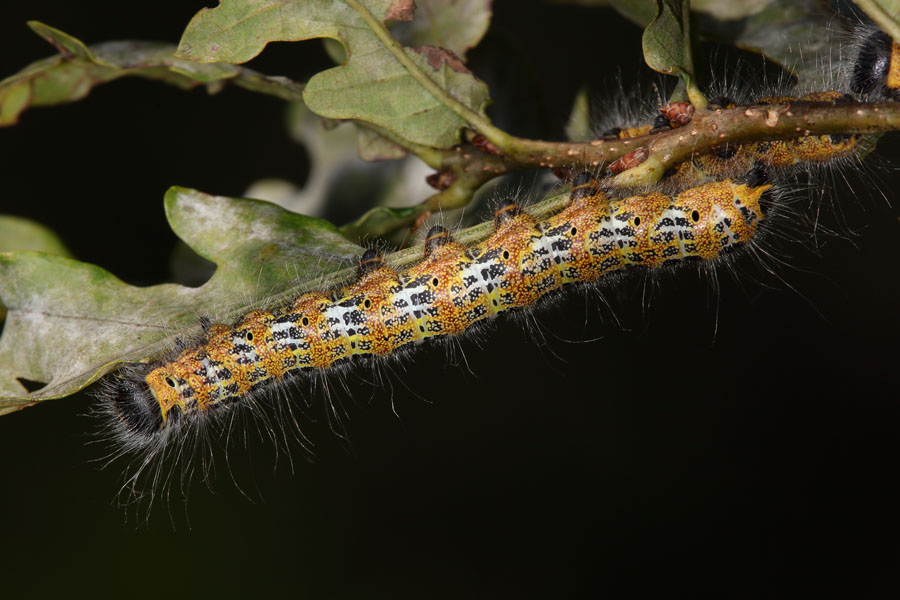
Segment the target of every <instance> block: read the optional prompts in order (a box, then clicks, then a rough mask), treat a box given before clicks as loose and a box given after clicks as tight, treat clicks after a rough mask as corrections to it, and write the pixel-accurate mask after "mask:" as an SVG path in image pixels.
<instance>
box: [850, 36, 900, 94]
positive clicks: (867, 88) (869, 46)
mask: <svg viewBox="0 0 900 600" xmlns="http://www.w3.org/2000/svg"><path fill="white" fill-rule="evenodd" d="M893 47H894V44H893V42H892V40H891V37H890V36H889V35H888V34H886V33H884V32H883V31H876V32H875V33H873V34H872V35H870V36H869V37H868V38H867V39H866V40H865V41H864V42H863V44H862V47H861V48H860V49H859V55H858V56H857V58H856V64H855V65H854V66H853V77H852V79H851V80H850V89H851V90H853V91H854V92H856V93H857V94H873V93H874V94H877V95H879V96H884V97H886V98H890V97H893V95H894V91H893V90H890V89H889V88H888V83H887V82H888V74H889V73H890V70H891V55H892V53H893Z"/></svg>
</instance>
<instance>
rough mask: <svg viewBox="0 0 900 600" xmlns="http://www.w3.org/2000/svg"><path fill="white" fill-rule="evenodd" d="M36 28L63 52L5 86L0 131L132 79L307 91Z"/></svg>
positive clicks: (157, 49)
mask: <svg viewBox="0 0 900 600" xmlns="http://www.w3.org/2000/svg"><path fill="white" fill-rule="evenodd" d="M28 26H29V27H31V29H33V30H34V31H35V32H36V33H38V34H39V35H40V36H41V37H43V38H44V39H46V40H47V41H48V42H50V43H51V44H52V45H53V46H55V47H56V48H58V49H59V50H61V51H62V53H61V54H57V55H55V56H51V57H49V58H45V59H43V60H39V61H37V62H34V63H32V64H30V65H28V66H27V67H25V68H24V69H22V70H21V71H19V72H18V73H16V74H15V75H12V76H10V77H7V78H6V79H4V80H3V81H0V126H3V125H13V124H15V123H16V122H17V121H18V118H19V115H20V114H22V112H23V111H25V110H26V109H28V108H30V107H32V106H45V105H52V104H60V103H63V102H74V101H75V100H80V99H81V98H84V97H85V96H87V95H88V93H89V92H90V91H91V89H92V88H93V87H94V86H97V85H100V84H103V83H106V82H108V81H112V80H114V79H118V78H120V77H126V76H137V77H145V78H148V79H156V80H159V81H162V82H164V83H168V84H171V85H175V86H178V87H180V88H182V89H188V88H192V87H195V86H198V85H205V86H206V87H207V90H208V91H210V92H215V91H217V90H218V89H220V87H221V86H222V84H223V83H224V82H226V81H231V82H233V83H235V84H236V85H240V86H242V87H245V88H248V89H251V90H253V91H257V92H262V93H267V94H271V95H275V96H278V97H282V98H286V99H289V100H291V99H292V100H296V99H298V98H299V96H300V92H301V90H300V89H299V87H298V86H297V84H295V83H293V82H290V81H288V80H286V79H283V78H274V77H266V76H264V75H261V74H259V73H255V72H254V71H251V70H249V69H244V68H242V67H237V66H235V65H229V64H224V63H217V64H198V63H195V62H191V61H186V60H180V59H177V58H175V57H174V56H173V54H174V52H175V46H173V45H171V44H164V43H161V42H140V41H122V42H106V43H103V44H97V45H95V46H90V47H88V46H86V45H85V44H84V43H82V42H81V41H79V40H78V39H76V38H74V37H72V36H70V35H68V34H66V33H63V32H62V31H59V30H58V29H54V28H53V27H50V26H48V25H44V24H43V23H39V22H37V21H30V22H29V23H28Z"/></svg>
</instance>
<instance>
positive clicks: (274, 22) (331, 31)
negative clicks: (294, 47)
mask: <svg viewBox="0 0 900 600" xmlns="http://www.w3.org/2000/svg"><path fill="white" fill-rule="evenodd" d="M361 4H364V5H365V8H367V9H368V10H369V11H371V13H372V14H373V15H374V17H375V19H376V20H377V21H379V22H380V21H384V20H385V19H387V18H388V17H389V15H392V16H394V17H398V18H403V19H406V20H408V19H409V18H410V17H411V16H412V12H411V10H410V8H409V7H410V6H411V3H410V2H408V0H403V1H401V0H393V1H392V0H365V1H364V2H362V3H361ZM376 33H381V32H376V31H375V30H373V28H372V27H371V26H370V25H369V24H367V22H366V20H365V19H364V18H363V16H362V14H361V13H360V12H357V11H356V10H354V8H352V7H351V6H350V5H349V4H347V2H340V1H337V0H335V1H332V2H321V1H320V0H246V1H243V2H239V1H237V0H222V1H221V2H220V4H219V6H217V7H216V8H212V9H209V8H207V9H203V10H201V11H200V12H198V13H197V14H196V15H195V16H194V18H193V19H192V20H191V22H190V23H189V24H188V26H187V29H186V30H185V32H184V35H183V36H182V39H181V42H180V44H179V46H178V53H177V56H179V57H181V58H185V59H190V60H196V61H200V62H210V61H223V62H229V63H242V62H245V61H247V60H250V59H251V58H253V57H254V56H256V55H258V54H259V53H260V52H261V51H262V49H263V48H264V47H265V45H266V44H267V43H269V42H273V41H299V40H307V39H313V38H321V37H326V38H334V39H336V40H339V41H340V42H341V43H343V45H344V46H345V48H346V51H347V56H348V59H347V61H346V62H345V63H344V64H343V65H341V66H338V67H335V68H332V69H328V70H326V71H323V72H321V73H318V74H317V75H315V76H313V77H312V78H311V79H310V80H309V82H308V84H307V86H306V88H305V89H304V92H303V100H304V102H305V103H306V105H307V106H308V107H309V108H310V110H312V111H313V112H315V113H316V114H318V115H321V116H323V117H328V118H333V119H355V120H359V121H363V122H366V123H371V124H374V125H377V126H379V127H382V128H384V129H386V130H388V131H390V132H392V133H393V134H394V135H396V136H397V138H399V139H400V140H406V141H409V142H412V143H416V144H421V145H424V146H431V147H435V148H449V147H451V146H453V145H454V144H456V143H457V142H458V141H459V139H460V138H459V130H460V128H462V127H463V126H464V125H466V121H465V120H464V119H463V118H462V117H460V116H459V114H458V113H457V112H455V111H454V110H453V109H452V108H451V107H450V106H449V105H448V104H447V102H445V101H441V100H439V99H437V98H436V96H434V95H432V93H430V92H429V91H427V90H426V89H425V87H423V84H422V82H421V81H420V80H419V79H417V75H418V74H419V73H423V74H427V75H425V76H426V77H428V78H429V79H430V80H431V81H432V82H434V84H436V85H437V86H438V87H440V88H441V89H443V90H445V91H446V92H447V93H448V94H449V95H450V96H452V98H453V99H455V100H456V101H458V102H460V103H462V104H463V105H464V106H465V107H466V108H468V109H469V110H471V111H473V112H474V113H475V114H476V115H477V116H478V117H480V118H483V119H485V121H486V117H485V115H484V107H485V106H486V104H487V102H488V100H489V97H488V90H487V87H486V86H485V85H484V83H482V82H481V81H479V80H478V79H476V78H475V77H474V76H473V75H472V74H471V73H470V72H469V71H468V70H467V69H466V68H465V66H463V64H462V62H461V61H459V59H458V58H457V57H456V56H455V55H453V54H452V53H451V52H449V51H446V50H441V49H439V48H433V47H429V46H426V47H422V48H416V49H413V48H402V49H399V50H397V51H398V53H400V54H399V55H400V56H402V57H403V59H404V60H409V61H411V63H412V65H414V68H415V70H416V71H417V72H413V71H411V70H410V68H408V66H404V65H403V64H401V61H400V60H398V58H397V57H396V56H395V55H394V54H392V53H391V50H390V49H389V48H388V45H386V42H385V41H384V40H383V39H380V38H379V37H378V35H377V34H376ZM391 41H392V40H391Z"/></svg>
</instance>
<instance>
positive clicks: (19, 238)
mask: <svg viewBox="0 0 900 600" xmlns="http://www.w3.org/2000/svg"><path fill="white" fill-rule="evenodd" d="M12 250H34V251H36V252H46V253H47V254H56V255H57V256H71V254H70V253H69V250H68V248H66V246H65V244H63V243H62V240H60V239H59V236H57V235H56V234H55V233H54V232H53V231H52V230H51V229H49V228H47V227H44V226H43V225H41V224H40V223H35V222H34V221H32V220H30V219H24V218H22V217H14V216H11V215H0V252H10V251H12Z"/></svg>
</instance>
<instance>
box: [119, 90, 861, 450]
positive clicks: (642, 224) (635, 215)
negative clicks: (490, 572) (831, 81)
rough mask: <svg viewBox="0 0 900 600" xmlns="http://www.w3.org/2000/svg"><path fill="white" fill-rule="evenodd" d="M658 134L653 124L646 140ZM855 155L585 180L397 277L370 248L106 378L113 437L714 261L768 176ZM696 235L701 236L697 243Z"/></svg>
mask: <svg viewBox="0 0 900 600" xmlns="http://www.w3.org/2000/svg"><path fill="white" fill-rule="evenodd" d="M842 99H843V94H842V93H840V92H818V93H812V94H806V95H803V96H800V97H799V98H797V99H796V100H799V101H829V102H837V101H841V100H842ZM791 100H794V98H792V97H787V96H783V97H771V98H768V99H766V98H764V99H761V100H760V102H761V103H765V102H766V101H769V102H781V101H791ZM719 102H721V104H719V105H720V106H730V105H731V104H732V102H731V101H728V100H721V101H719ZM670 108H671V107H670ZM713 109H715V105H714V106H713ZM683 114H684V112H683V111H681V112H678V113H677V114H674V116H675V117H678V118H679V120H677V121H676V119H674V118H672V115H668V114H666V115H663V116H664V117H665V119H666V120H667V121H668V123H667V124H666V127H672V126H673V125H675V124H677V125H684V124H685V122H683V121H685V118H684V117H681V115H683ZM654 127H661V125H658V124H655V125H654V126H650V128H648V129H647V131H646V132H645V133H649V132H650V129H653V128H654ZM630 134H633V135H640V133H638V132H637V130H635V131H632V132H630V133H629V135H630ZM858 147H859V136H853V135H848V136H841V135H832V136H816V137H802V138H797V139H796V140H786V141H784V140H782V141H775V142H760V143H756V144H745V145H741V146H738V147H736V148H733V149H730V148H725V149H723V150H721V151H719V150H717V151H714V152H712V153H709V154H703V155H697V156H695V157H693V158H692V159H691V160H690V161H687V162H685V163H683V164H682V165H680V166H679V167H678V168H677V169H676V172H675V174H674V175H672V176H670V177H669V178H668V179H667V180H666V181H665V182H664V184H663V186H661V187H660V189H659V190H658V191H645V192H644V193H641V194H639V195H636V196H632V197H629V198H625V199H621V200H611V199H610V198H609V196H608V195H607V194H606V192H605V191H604V187H603V186H602V185H600V184H599V183H598V182H596V180H593V179H591V178H590V177H589V176H584V175H582V176H579V177H578V178H576V180H575V182H574V185H573V192H572V194H571V201H570V205H569V206H568V207H567V208H566V209H565V210H563V211H562V212H560V213H558V214H556V215H554V216H552V217H550V218H548V219H546V220H543V221H540V222H536V221H534V220H533V219H532V218H531V217H530V216H529V215H527V214H526V213H524V212H522V210H521V208H520V207H519V206H518V205H517V204H515V203H508V204H506V205H504V206H502V207H501V208H500V209H498V211H497V213H496V214H495V217H494V221H495V228H496V230H495V233H494V235H493V236H492V237H491V238H490V239H489V240H487V241H486V242H484V243H482V244H480V245H477V246H474V247H472V248H465V247H463V246H461V245H460V244H458V243H456V242H455V241H453V240H452V236H450V234H449V232H447V231H446V230H443V229H434V230H432V231H431V232H429V235H428V238H427V240H426V242H425V245H424V249H423V255H424V256H423V260H422V262H421V263H419V264H418V265H416V266H414V267H411V268H410V269H407V270H405V271H403V272H400V273H397V272H395V271H393V270H391V269H389V268H388V267H386V266H384V264H383V263H382V262H381V260H380V257H379V256H378V255H377V253H375V252H369V253H367V254H366V255H364V256H363V257H362V258H361V259H360V262H359V268H358V278H357V279H356V280H355V281H354V282H352V283H349V284H347V285H345V286H342V287H340V288H337V289H334V290H331V291H329V292H328V293H319V292H310V293H307V294H304V295H302V296H300V297H298V298H296V299H295V300H294V301H293V302H291V303H290V304H288V305H285V306H281V307H278V308H276V309H274V310H256V311H251V312H249V313H247V314H246V315H245V316H244V317H243V318H242V319H240V320H239V321H238V322H237V323H235V324H234V325H233V326H229V325H224V324H218V325H209V324H207V325H208V327H207V329H208V330H207V332H206V336H205V337H204V339H202V340H200V341H198V342H196V343H194V344H193V345H191V346H190V347H188V348H186V349H183V348H182V349H180V352H179V353H178V354H177V355H176V356H172V357H170V358H169V359H167V360H163V361H161V362H156V363H153V364H150V365H140V366H136V367H133V368H132V369H130V370H129V372H128V373H127V374H126V376H125V377H123V378H120V379H114V380H112V381H111V382H110V383H109V384H108V386H109V388H110V390H109V391H108V392H107V399H108V403H107V404H108V408H109V410H110V412H112V413H113V414H114V415H115V427H116V435H117V437H118V438H119V440H120V442H121V443H122V446H123V447H124V448H125V449H149V450H150V451H151V452H156V451H159V450H160V449H162V448H163V447H164V446H165V445H167V444H168V443H169V442H171V441H172V436H173V435H176V434H177V433H178V432H190V431H192V430H194V429H195V428H196V427H197V426H198V425H200V424H201V423H202V422H203V420H204V419H206V418H208V417H211V416H213V415H216V414H226V413H227V411H228V410H229V408H228V407H229V406H235V405H237V406H239V405H241V404H246V402H248V401H250V400H251V399H252V398H254V397H255V396H256V395H258V394H264V393H267V392H269V391H270V390H271V389H272V387H273V385H278V384H281V383H284V382H288V381H290V380H296V379H297V376H298V375H302V374H304V373H306V374H317V373H321V372H324V371H327V370H332V369H336V368H340V367H343V366H345V365H348V364H351V363H354V362H359V361H360V360H364V359H367V358H368V359H371V358H378V357H386V356H396V355H398V353H399V352H403V351H404V350H406V349H408V348H409V347H411V345H413V344H415V343H416V342H421V341H424V340H425V339H430V338H439V337H442V336H448V335H454V334H459V333H463V332H465V331H470V330H472V329H473V328H475V327H477V326H478V324H479V323H482V322H484V321H485V320H486V319H488V318H489V317H491V316H494V315H495V314H497V313H499V312H504V311H506V310H509V309H515V308H527V307H530V306H532V305H535V304H536V303H537V302H539V301H540V300H542V299H543V298H544V297H546V296H548V295H551V294H552V293H554V292H555V291H556V290H558V289H560V288H561V287H563V286H564V285H567V284H577V283H582V284H585V283H591V282H596V281H598V280H601V279H606V278H608V277H609V275H612V274H615V273H619V272H621V271H622V270H623V269H624V268H625V267H629V266H644V267H658V266H661V265H662V264H663V263H666V262H679V261H682V262H683V261H684V260H685V259H691V258H693V259H700V260H706V261H715V260H719V259H722V258H723V257H724V256H725V255H726V254H727V253H728V251H730V250H731V249H733V248H736V247H740V246H745V245H747V244H753V243H754V241H755V236H756V235H757V233H758V228H759V226H760V224H761V223H763V222H764V219H765V218H766V214H765V213H766V210H767V209H768V208H770V207H772V206H777V205H778V204H779V201H778V199H777V197H776V193H775V192H776V188H775V187H773V184H772V183H771V182H770V181H769V178H770V175H771V174H770V171H771V170H772V169H776V170H777V169H782V170H783V169H785V168H789V167H791V166H793V165H796V164H800V163H804V162H823V163H824V162H831V161H834V160H837V159H839V158H841V157H844V156H848V155H852V154H853V153H854V152H855V151H856V150H857V149H858ZM679 173H683V174H685V175H684V176H683V177H679V176H678V175H679ZM688 174H689V175H688ZM679 188H681V189H682V190H683V191H673V190H676V189H679ZM683 188H687V189H683ZM651 231H658V234H651ZM591 236H593V238H592V237H591ZM692 236H693V238H694V239H695V240H696V239H697V238H698V237H704V236H705V239H703V242H702V243H696V244H692V243H690V242H688V241H687V240H689V239H691V238H692ZM482 273H485V274H482ZM472 278H474V279H472ZM145 464H146V463H145Z"/></svg>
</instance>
